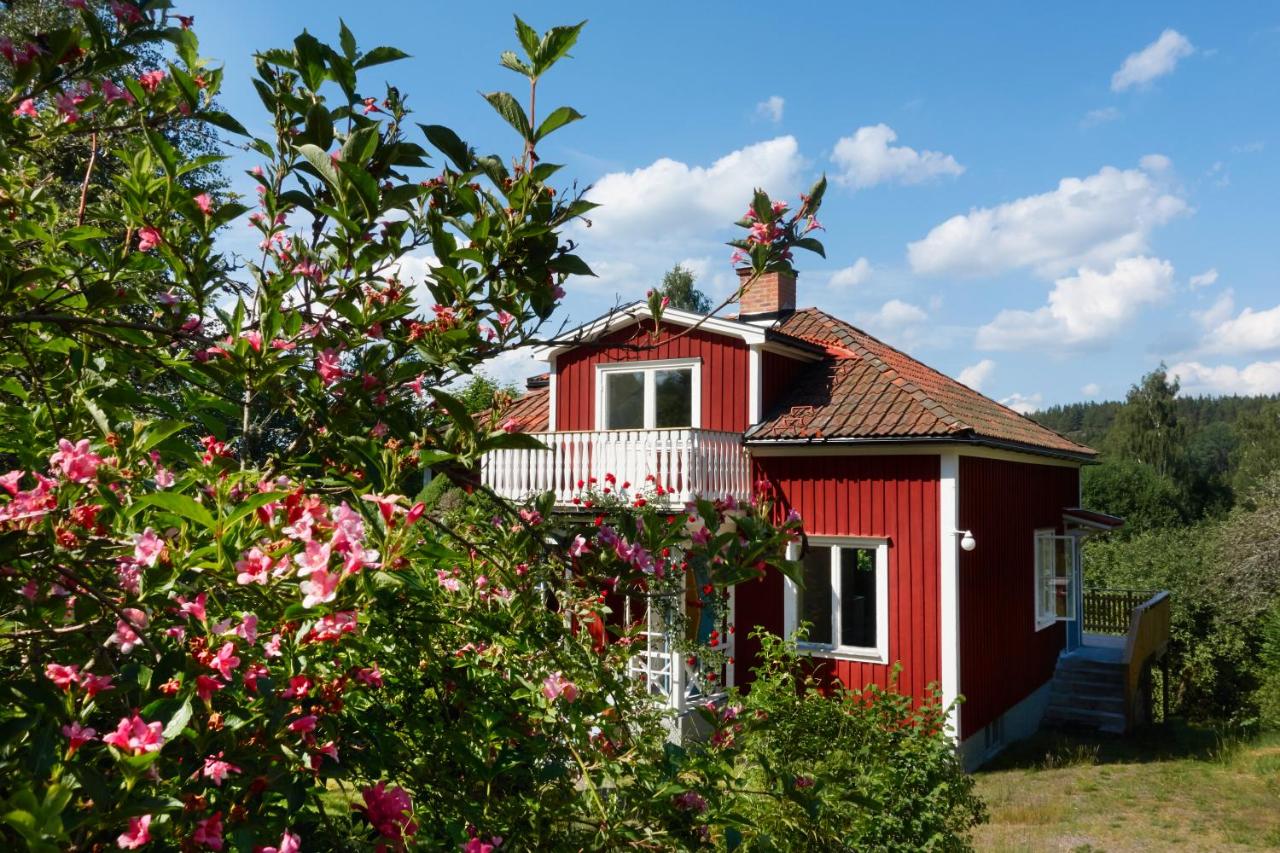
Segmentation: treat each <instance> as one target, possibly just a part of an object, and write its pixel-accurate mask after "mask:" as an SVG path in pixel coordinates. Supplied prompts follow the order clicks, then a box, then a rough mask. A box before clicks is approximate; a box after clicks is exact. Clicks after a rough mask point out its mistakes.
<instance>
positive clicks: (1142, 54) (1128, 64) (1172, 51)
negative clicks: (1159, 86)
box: [1111, 30, 1196, 92]
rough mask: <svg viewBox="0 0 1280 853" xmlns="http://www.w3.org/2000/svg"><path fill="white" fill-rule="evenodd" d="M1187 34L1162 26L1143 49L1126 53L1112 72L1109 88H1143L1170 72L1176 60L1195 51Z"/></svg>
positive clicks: (1113, 89)
mask: <svg viewBox="0 0 1280 853" xmlns="http://www.w3.org/2000/svg"><path fill="white" fill-rule="evenodd" d="M1195 50H1196V49H1195V48H1194V47H1193V46H1192V45H1191V42H1190V41H1188V40H1187V37H1186V36H1184V35H1183V34H1182V33H1180V32H1178V31H1177V30H1165V31H1164V32H1162V33H1161V34H1160V37H1159V38H1158V39H1156V40H1155V41H1153V42H1152V43H1151V44H1149V45H1147V46H1146V47H1144V48H1143V49H1142V50H1140V51H1138V52H1136V53H1131V54H1129V55H1128V56H1127V57H1125V60H1124V63H1123V64H1122V65H1121V66H1120V69H1119V70H1118V71H1116V73H1115V74H1112V75H1111V91H1113V92H1123V91H1125V90H1126V89H1131V88H1133V87H1135V86H1136V87H1138V88H1139V89H1143V88H1146V87H1147V86H1149V85H1151V83H1152V82H1153V81H1154V80H1156V79H1157V78H1160V77H1163V76H1164V75H1166V74H1170V73H1172V72H1173V69H1174V68H1176V67H1177V65H1178V61H1179V60H1181V59H1185V58H1186V57H1188V56H1190V55H1191V54H1193V53H1195Z"/></svg>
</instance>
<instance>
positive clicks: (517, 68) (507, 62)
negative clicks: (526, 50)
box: [498, 50, 533, 77]
mask: <svg viewBox="0 0 1280 853" xmlns="http://www.w3.org/2000/svg"><path fill="white" fill-rule="evenodd" d="M498 63H499V64H500V65H501V66H502V67H503V68H507V69H510V70H512V71H514V72H516V73H517V74H520V75H522V76H524V77H532V76H533V69H532V68H530V67H529V66H528V65H525V64H524V63H523V62H521V61H520V57H518V56H516V55H515V53H514V52H513V51H510V50H504V51H503V52H502V56H501V58H500V59H499V60H498Z"/></svg>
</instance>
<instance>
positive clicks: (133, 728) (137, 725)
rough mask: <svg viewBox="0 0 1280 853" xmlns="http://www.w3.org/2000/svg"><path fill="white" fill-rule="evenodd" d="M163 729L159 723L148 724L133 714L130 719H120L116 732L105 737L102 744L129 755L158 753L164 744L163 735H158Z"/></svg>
mask: <svg viewBox="0 0 1280 853" xmlns="http://www.w3.org/2000/svg"><path fill="white" fill-rule="evenodd" d="M163 728H164V726H162V725H160V724H159V723H148V722H147V721H146V720H144V719H142V718H141V717H139V716H138V715H137V714H136V713H135V714H134V715H133V716H132V717H121V718H120V724H119V725H117V726H116V730H115V731H114V732H112V733H111V734H109V735H105V736H104V737H103V738H102V742H103V743H105V744H108V745H109V746H114V747H116V748H117V749H119V750H121V751H122V752H128V753H129V754H130V755H141V754H142V753H144V752H159V751H160V747H161V746H162V745H163V744H164V735H162V734H161V733H160V732H161V730H162V729H163Z"/></svg>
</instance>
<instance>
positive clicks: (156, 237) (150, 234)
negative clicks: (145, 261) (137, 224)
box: [138, 225, 164, 252]
mask: <svg viewBox="0 0 1280 853" xmlns="http://www.w3.org/2000/svg"><path fill="white" fill-rule="evenodd" d="M163 242H164V236H163V235H161V233H160V231H159V229H157V228H153V227H152V226H150V225H144V226H142V227H141V228H139V229H138V251H139V252H150V251H151V250H152V249H154V248H155V247H156V246H159V245H160V244H161V243H163Z"/></svg>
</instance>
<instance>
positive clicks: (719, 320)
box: [533, 302, 767, 361]
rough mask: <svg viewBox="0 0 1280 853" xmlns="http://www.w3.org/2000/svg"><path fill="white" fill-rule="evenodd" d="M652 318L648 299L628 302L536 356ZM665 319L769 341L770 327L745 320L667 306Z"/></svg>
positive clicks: (536, 352)
mask: <svg viewBox="0 0 1280 853" xmlns="http://www.w3.org/2000/svg"><path fill="white" fill-rule="evenodd" d="M651 317H653V312H652V311H651V310H650V309H649V304H648V303H647V302H632V303H631V304H630V305H624V306H622V307H621V308H618V309H617V310H614V311H610V312H609V313H608V314H605V315H603V316H601V317H598V318H596V319H595V320H592V321H591V322H590V323H586V324H584V325H582V326H579V327H578V328H576V329H573V330H571V331H569V332H565V333H564V334H563V335H560V336H559V337H557V338H556V339H555V340H554V341H552V342H550V343H547V344H543V345H542V346H539V347H535V348H534V349H533V357H534V358H536V359H539V360H542V361H546V360H547V359H549V358H551V357H552V356H554V355H556V354H557V353H560V352H563V351H565V350H567V349H573V348H574V347H576V346H581V345H582V344H585V343H590V342H591V341H593V340H595V339H596V338H598V337H600V336H602V335H607V334H608V333H609V332H612V331H615V330H617V329H620V328H623V327H625V326H629V325H631V324H632V323H635V322H637V321H639V320H647V319H650V318H651ZM662 319H663V320H665V321H670V322H671V323H674V324H676V325H680V326H689V327H693V326H696V327H697V328H699V329H705V330H707V331H708V332H713V333H715V334H720V335H728V336H730V337H735V338H740V339H741V340H742V341H744V342H745V343H747V344H748V345H750V344H762V343H764V342H765V340H767V330H766V329H765V328H764V327H763V326H755V325H752V324H751V323H742V322H739V321H737V320H729V319H726V318H724V317H714V316H711V315H708V314H695V313H693V312H692V311H682V310H680V309H678V308H667V309H664V310H663V312H662Z"/></svg>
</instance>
